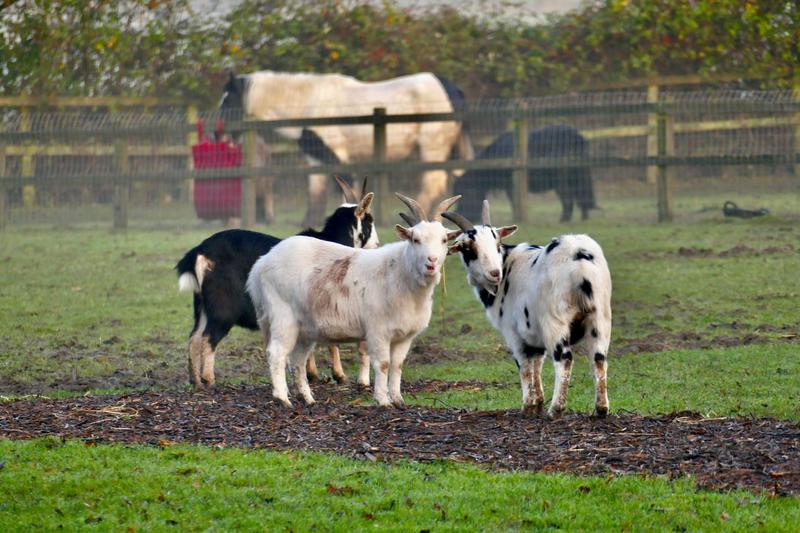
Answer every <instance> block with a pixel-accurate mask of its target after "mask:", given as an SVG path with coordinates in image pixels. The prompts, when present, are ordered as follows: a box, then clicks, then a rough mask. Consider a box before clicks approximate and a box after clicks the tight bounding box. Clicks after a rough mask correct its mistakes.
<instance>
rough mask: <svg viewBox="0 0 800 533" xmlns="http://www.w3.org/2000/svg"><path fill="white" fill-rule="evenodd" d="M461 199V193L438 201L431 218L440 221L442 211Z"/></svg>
mask: <svg viewBox="0 0 800 533" xmlns="http://www.w3.org/2000/svg"><path fill="white" fill-rule="evenodd" d="M460 199H461V195H460V194H459V195H456V196H451V197H450V198H447V199H445V200H442V201H441V202H439V205H437V206H436V209H434V210H433V220H434V221H435V222H441V220H442V213H444V212H445V211H447V210H448V209H450V206H452V205H453V204H454V203H456V202H457V201H459V200H460Z"/></svg>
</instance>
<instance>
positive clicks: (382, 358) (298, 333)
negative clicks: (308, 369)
mask: <svg viewBox="0 0 800 533" xmlns="http://www.w3.org/2000/svg"><path fill="white" fill-rule="evenodd" d="M397 196H398V197H399V198H400V199H401V200H402V201H403V202H405V203H406V205H408V206H409V208H411V210H412V212H413V213H414V215H415V219H414V224H413V225H411V227H410V228H406V227H404V226H401V225H399V224H398V225H396V226H395V229H396V231H397V235H398V236H399V237H400V238H401V239H402V241H401V242H396V243H392V244H387V245H384V246H383V247H381V248H378V249H376V250H353V249H352V248H347V247H344V246H341V245H339V244H334V243H330V242H324V241H320V240H316V239H309V238H307V237H291V238H289V239H286V240H284V241H281V243H280V244H278V245H277V246H275V247H274V248H273V249H272V251H271V252H270V253H269V254H267V255H265V256H263V257H262V258H260V259H259V260H258V261H257V262H256V264H255V265H254V266H253V269H252V270H251V271H250V276H249V277H248V279H247V292H248V293H249V294H250V297H251V298H252V300H253V303H254V304H255V308H256V313H257V315H258V322H259V325H260V326H261V331H262V332H263V333H264V338H265V339H268V345H267V356H268V359H269V368H270V374H271V377H272V387H273V391H272V395H273V396H274V397H275V398H277V399H278V400H280V401H281V402H283V403H284V404H285V405H287V406H290V405H291V403H290V402H289V390H288V387H287V383H286V365H287V358H288V361H289V363H290V369H291V371H292V373H293V375H294V387H295V389H296V392H297V394H298V396H299V397H300V398H302V399H303V401H305V403H306V404H308V405H311V404H313V403H314V397H313V396H312V395H311V389H310V387H309V386H308V380H307V379H306V373H305V372H304V371H303V370H304V369H305V364H306V354H307V353H308V352H309V350H311V349H313V347H314V345H315V343H317V342H345V341H354V340H360V339H365V340H366V342H367V351H368V352H369V356H370V361H371V362H372V367H373V369H374V370H375V390H374V397H375V401H376V402H377V403H378V405H381V406H390V405H395V406H398V407H399V406H402V405H403V397H402V395H401V394H400V376H401V372H402V366H403V361H404V360H405V358H406V354H407V353H408V349H409V347H410V346H411V342H412V341H413V340H414V337H416V336H417V335H418V334H419V333H420V332H421V331H422V330H424V329H425V328H426V327H427V326H428V322H429V321H430V318H431V310H432V306H433V291H434V288H435V287H436V285H437V284H438V283H439V280H440V278H441V273H440V268H441V266H442V263H444V260H445V258H446V256H447V243H448V241H449V240H451V239H454V238H455V237H457V236H458V235H459V234H460V233H461V231H460V230H458V231H448V230H447V229H446V228H445V227H444V226H443V225H442V224H441V222H440V216H439V215H436V216H435V217H434V220H433V221H431V222H428V221H427V220H426V218H425V213H424V212H423V211H422V208H421V207H420V206H419V204H417V202H415V201H414V200H412V199H410V198H406V197H405V196H403V195H401V194H398V195H397ZM456 200H458V197H457V196H455V197H452V198H449V199H447V200H444V201H443V202H442V203H440V204H439V206H438V207H437V209H436V210H435V211H434V213H442V212H444V211H445V210H446V209H447V208H448V207H450V206H451V205H452V204H453V203H455V202H456Z"/></svg>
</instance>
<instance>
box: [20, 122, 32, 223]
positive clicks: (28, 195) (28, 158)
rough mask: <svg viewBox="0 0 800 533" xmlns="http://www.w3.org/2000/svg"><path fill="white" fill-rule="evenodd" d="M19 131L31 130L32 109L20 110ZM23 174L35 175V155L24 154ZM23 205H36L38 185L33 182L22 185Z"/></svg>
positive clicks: (26, 175) (26, 176) (29, 206)
mask: <svg viewBox="0 0 800 533" xmlns="http://www.w3.org/2000/svg"><path fill="white" fill-rule="evenodd" d="M19 131H21V132H29V131H31V114H30V109H29V108H27V107H23V108H21V109H20V110H19ZM21 165H22V168H21V171H22V176H23V177H25V178H29V177H31V176H33V156H32V155H28V154H25V155H23V156H22V161H21ZM22 205H23V206H24V207H28V208H32V207H33V206H34V205H36V186H35V185H33V184H25V185H23V186H22Z"/></svg>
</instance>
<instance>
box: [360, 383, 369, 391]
mask: <svg viewBox="0 0 800 533" xmlns="http://www.w3.org/2000/svg"><path fill="white" fill-rule="evenodd" d="M358 388H359V389H361V390H368V389H369V381H367V382H366V383H364V382H363V381H359V382H358Z"/></svg>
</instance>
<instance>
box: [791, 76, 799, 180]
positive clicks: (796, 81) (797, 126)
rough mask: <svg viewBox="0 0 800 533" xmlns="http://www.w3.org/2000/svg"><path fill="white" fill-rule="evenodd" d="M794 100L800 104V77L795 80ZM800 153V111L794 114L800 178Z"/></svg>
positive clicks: (795, 148)
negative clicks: (799, 157) (799, 159)
mask: <svg viewBox="0 0 800 533" xmlns="http://www.w3.org/2000/svg"><path fill="white" fill-rule="evenodd" d="M792 92H793V94H794V101H795V102H797V103H798V104H800V78H797V79H795V80H794V91H792ZM798 154H800V113H795V114H794V153H793V154H792V158H793V159H794V161H795V163H794V176H795V178H800V163H798V162H797V155H798Z"/></svg>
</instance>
